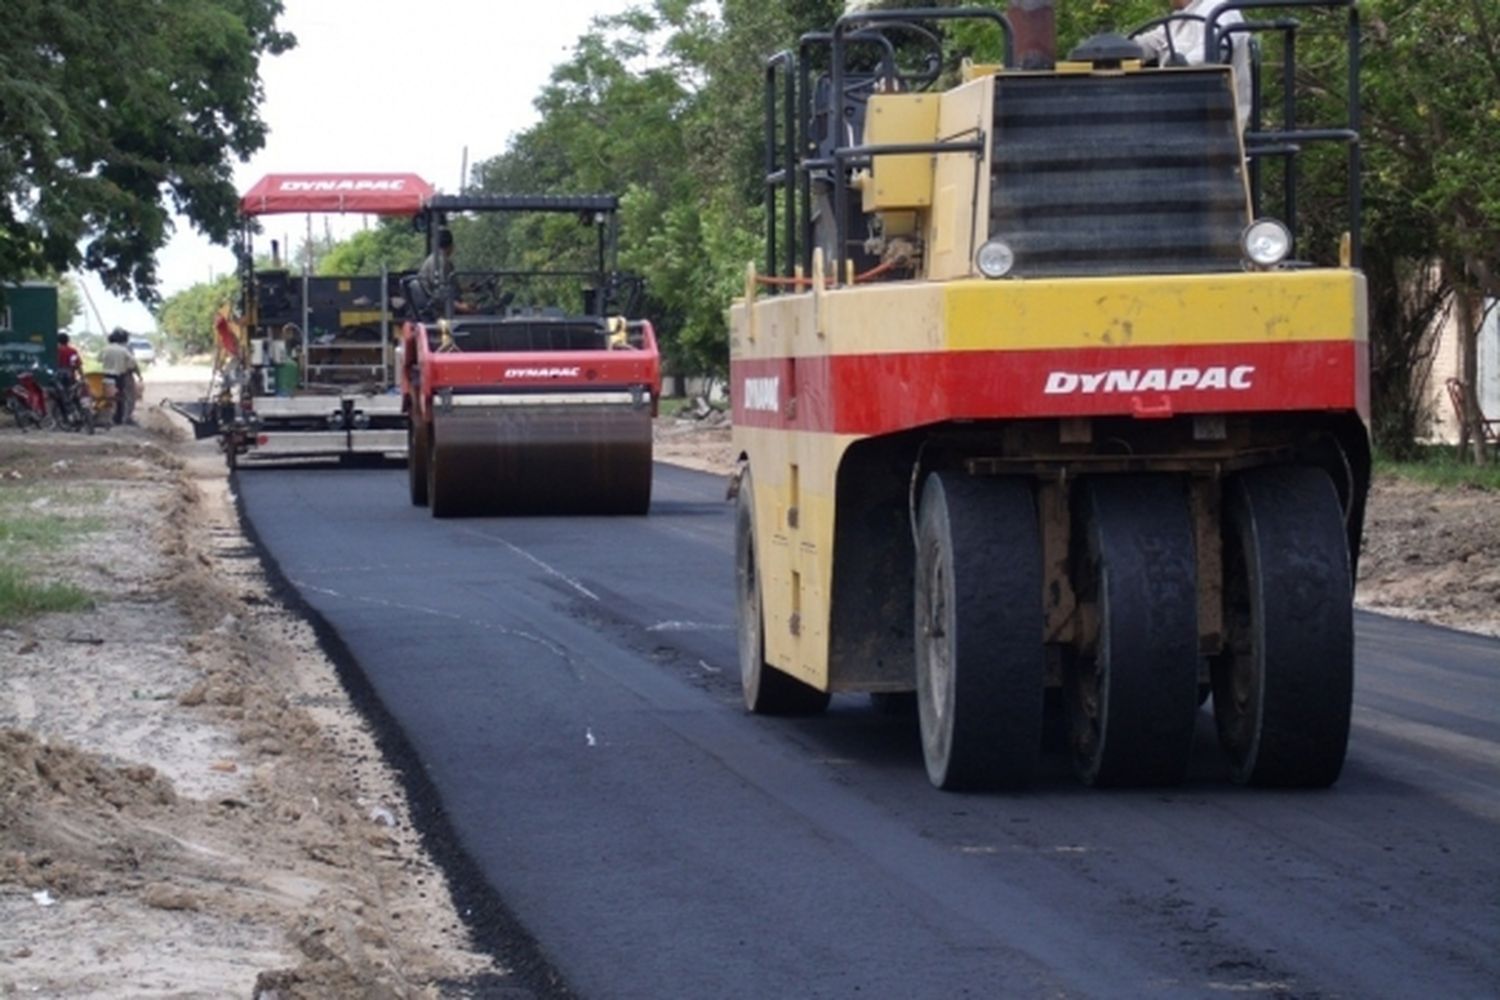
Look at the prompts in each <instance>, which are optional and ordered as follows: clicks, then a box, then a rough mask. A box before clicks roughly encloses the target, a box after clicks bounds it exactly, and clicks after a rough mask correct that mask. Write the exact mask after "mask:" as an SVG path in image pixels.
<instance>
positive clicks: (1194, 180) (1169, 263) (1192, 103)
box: [990, 70, 1249, 277]
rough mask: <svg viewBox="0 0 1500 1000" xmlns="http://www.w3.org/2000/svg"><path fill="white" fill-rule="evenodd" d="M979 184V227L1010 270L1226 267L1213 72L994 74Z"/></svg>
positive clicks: (1227, 97) (1239, 190)
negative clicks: (989, 138) (987, 154)
mask: <svg viewBox="0 0 1500 1000" xmlns="http://www.w3.org/2000/svg"><path fill="white" fill-rule="evenodd" d="M991 180H992V183H991V187H990V234H991V235H992V236H994V237H997V238H1000V239H1003V240H1005V242H1006V243H1008V244H1009V245H1010V247H1011V249H1012V250H1014V251H1015V255H1016V261H1015V267H1014V270H1013V271H1012V273H1013V274H1015V275H1016V276H1018V277H1046V276H1051V275H1086V274H1141V273H1182V272H1203V271H1231V270H1238V269H1239V267H1240V260H1241V252H1240V234H1241V232H1242V231H1243V230H1244V227H1245V224H1246V223H1247V222H1248V221H1249V220H1248V218H1247V206H1246V199H1245V181H1244V165H1243V161H1242V159H1241V155H1240V146H1239V140H1238V137H1237V135H1236V123H1235V115H1234V97H1233V91H1232V88H1231V85H1230V77H1229V73H1228V72H1227V70H1226V71H1221V70H1202V71H1182V72H1164V73H1133V74H1126V75H1123V76H1110V77H1099V76H1038V77H1003V76H1002V77H998V78H997V79H996V81H995V130H994V151H993V157H992V175H991Z"/></svg>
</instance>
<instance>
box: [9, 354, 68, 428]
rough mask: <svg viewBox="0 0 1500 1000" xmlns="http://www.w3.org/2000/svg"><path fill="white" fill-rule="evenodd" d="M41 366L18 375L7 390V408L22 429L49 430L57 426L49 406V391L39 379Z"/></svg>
mask: <svg viewBox="0 0 1500 1000" xmlns="http://www.w3.org/2000/svg"><path fill="white" fill-rule="evenodd" d="M39 371H41V369H40V368H33V369H30V370H28V371H23V372H20V373H18V374H17V375H16V382H15V384H14V385H12V386H11V387H10V388H9V389H7V390H5V408H6V409H7V410H8V411H10V415H11V416H12V417H14V418H15V421H16V426H17V427H19V428H21V430H22V431H27V430H30V429H32V428H36V429H37V430H47V429H50V428H52V427H54V426H56V421H55V420H53V418H52V414H51V412H50V411H49V410H48V407H47V392H46V390H45V389H43V388H42V383H41V382H40V381H39V380H38V379H37V373H38V372H39Z"/></svg>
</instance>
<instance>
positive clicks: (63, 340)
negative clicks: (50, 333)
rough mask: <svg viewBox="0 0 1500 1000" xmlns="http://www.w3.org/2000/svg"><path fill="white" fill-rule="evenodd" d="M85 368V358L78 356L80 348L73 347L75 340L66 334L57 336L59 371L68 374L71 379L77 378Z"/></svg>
mask: <svg viewBox="0 0 1500 1000" xmlns="http://www.w3.org/2000/svg"><path fill="white" fill-rule="evenodd" d="M82 368H83V358H81V357H79V355H78V348H76V347H74V346H73V338H71V337H69V336H68V335H67V334H66V333H59V334H58V335H57V370H58V372H59V373H66V374H67V376H68V377H69V378H74V377H77V375H78V373H79V371H80V370H82Z"/></svg>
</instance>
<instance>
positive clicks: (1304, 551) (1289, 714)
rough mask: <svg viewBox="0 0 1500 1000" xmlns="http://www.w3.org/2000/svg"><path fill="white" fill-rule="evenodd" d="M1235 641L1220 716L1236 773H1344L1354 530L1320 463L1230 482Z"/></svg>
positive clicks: (1228, 645) (1224, 661) (1218, 684)
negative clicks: (1347, 528) (1316, 466)
mask: <svg viewBox="0 0 1500 1000" xmlns="http://www.w3.org/2000/svg"><path fill="white" fill-rule="evenodd" d="M1224 602H1225V625H1226V630H1227V635H1226V641H1225V651H1224V653H1223V655H1221V656H1219V657H1216V658H1215V659H1214V660H1213V662H1212V663H1211V667H1212V677H1213V688H1214V717H1215V721H1216V723H1217V725H1218V730H1219V741H1220V743H1221V744H1222V745H1223V747H1224V749H1225V751H1226V752H1227V753H1228V754H1229V761H1230V766H1231V769H1232V771H1231V773H1232V776H1233V778H1234V780H1235V781H1238V782H1240V783H1243V784H1250V785H1266V786H1272V787H1282V788H1319V787H1325V786H1327V785H1331V784H1333V782H1335V781H1336V780H1338V776H1339V772H1340V770H1341V769H1342V768H1343V763H1344V753H1345V749H1346V747H1347V746H1348V741H1349V714H1350V707H1351V702H1352V699H1353V694H1354V611H1353V607H1354V595H1353V582H1352V574H1351V569H1350V560H1349V543H1348V536H1347V534H1346V533H1345V530H1344V519H1343V513H1342V510H1341V509H1340V506H1339V499H1338V494H1337V492H1336V491H1335V489H1334V485H1333V482H1332V480H1330V479H1329V478H1328V476H1327V475H1326V474H1325V473H1324V472H1322V471H1321V470H1319V469H1313V468H1306V467H1297V466H1287V467H1275V468H1264V469H1255V470H1252V471H1249V472H1246V473H1243V474H1242V475H1240V476H1237V477H1236V478H1235V479H1234V480H1233V481H1231V482H1230V483H1229V485H1228V487H1227V489H1226V491H1225V526H1224Z"/></svg>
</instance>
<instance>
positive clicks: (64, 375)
mask: <svg viewBox="0 0 1500 1000" xmlns="http://www.w3.org/2000/svg"><path fill="white" fill-rule="evenodd" d="M47 398H48V400H49V402H50V403H51V405H52V412H53V414H54V416H55V419H56V421H57V425H58V426H59V427H61V428H63V429H64V430H70V431H83V432H84V433H86V434H92V433H94V414H95V411H96V407H95V406H94V397H93V396H92V395H90V394H89V387H88V384H87V383H86V382H84V380H83V375H82V374H81V373H80V372H76V371H67V370H63V371H58V372H55V373H54V374H53V378H52V384H51V385H49V386H48V387H47Z"/></svg>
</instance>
